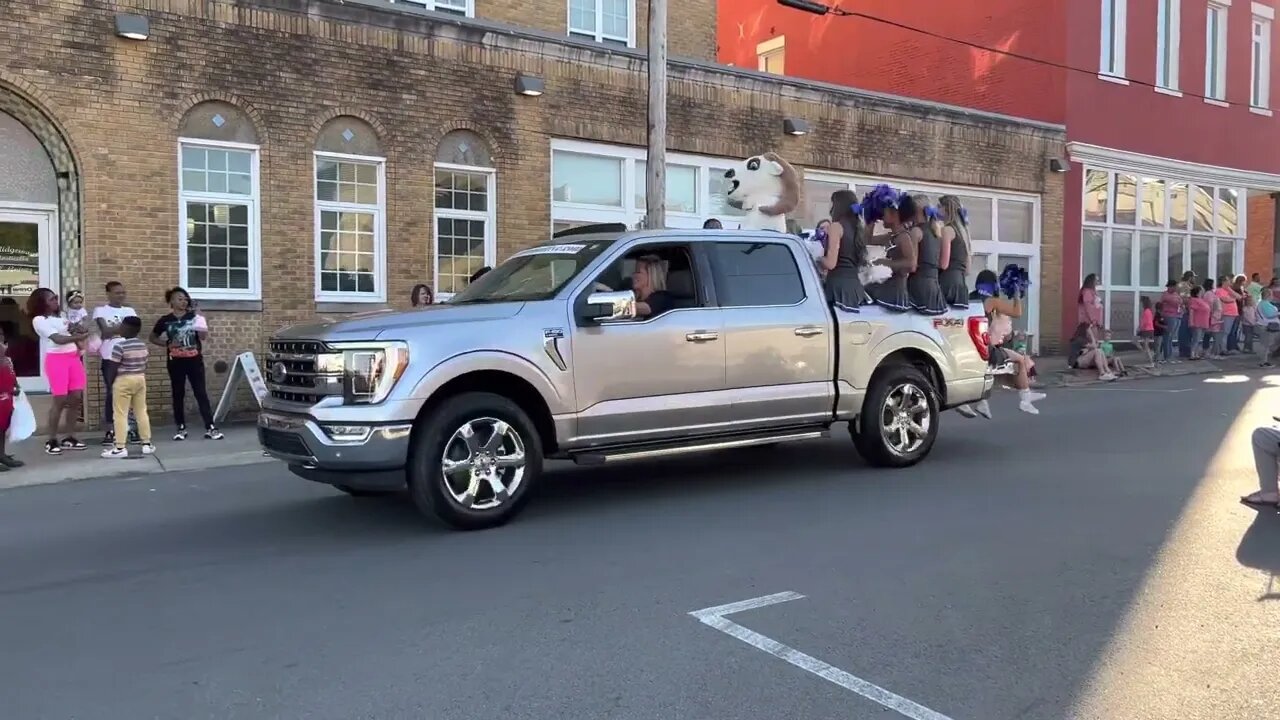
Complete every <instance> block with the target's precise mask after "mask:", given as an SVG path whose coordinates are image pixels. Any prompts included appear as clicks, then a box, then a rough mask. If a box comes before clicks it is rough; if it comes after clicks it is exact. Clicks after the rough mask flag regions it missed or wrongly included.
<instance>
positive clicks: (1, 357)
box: [0, 333, 26, 472]
mask: <svg viewBox="0 0 1280 720" xmlns="http://www.w3.org/2000/svg"><path fill="white" fill-rule="evenodd" d="M8 349H9V348H8V346H7V345H5V336H4V334H3V333H0V472H9V471H10V470H13V469H16V468H20V467H22V466H23V465H25V464H26V463H24V462H22V461H21V460H19V459H17V458H15V457H14V456H12V455H10V454H9V452H8V450H9V449H8V448H7V447H6V446H5V441H6V440H7V437H6V436H7V435H8V434H9V423H11V422H13V409H14V405H15V404H16V403H17V398H18V393H19V392H20V390H19V388H18V372H17V371H16V370H15V369H14V368H13V362H12V361H11V360H9V357H8V355H6V352H7V351H8Z"/></svg>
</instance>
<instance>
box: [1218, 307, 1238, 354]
mask: <svg viewBox="0 0 1280 720" xmlns="http://www.w3.org/2000/svg"><path fill="white" fill-rule="evenodd" d="M1239 321H1240V318H1239V317H1238V316H1236V317H1231V316H1224V317H1223V318H1222V332H1220V333H1218V337H1217V338H1216V339H1217V341H1218V354H1219V355H1223V354H1225V353H1226V352H1227V350H1228V349H1232V350H1234V349H1235V348H1233V347H1231V346H1233V345H1235V344H1236V342H1235V340H1236V338H1235V335H1236V323H1237V322H1239Z"/></svg>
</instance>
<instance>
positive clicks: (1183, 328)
mask: <svg viewBox="0 0 1280 720" xmlns="http://www.w3.org/2000/svg"><path fill="white" fill-rule="evenodd" d="M1179 320H1181V323H1180V324H1179V325H1178V326H1177V327H1178V328H1179V330H1178V354H1179V355H1181V356H1182V359H1183V360H1186V359H1188V358H1190V357H1191V311H1190V310H1183V311H1182V317H1181V318H1179Z"/></svg>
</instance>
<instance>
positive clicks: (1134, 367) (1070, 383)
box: [1036, 351, 1258, 387]
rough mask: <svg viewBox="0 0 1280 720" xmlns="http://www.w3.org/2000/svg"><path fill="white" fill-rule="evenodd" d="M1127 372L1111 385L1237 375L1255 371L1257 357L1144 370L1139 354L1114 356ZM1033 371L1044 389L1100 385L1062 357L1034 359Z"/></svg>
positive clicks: (1093, 372)
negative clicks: (1035, 371) (1144, 379)
mask: <svg viewBox="0 0 1280 720" xmlns="http://www.w3.org/2000/svg"><path fill="white" fill-rule="evenodd" d="M1117 356H1118V357H1119V358H1120V360H1121V361H1122V362H1124V365H1125V369H1127V370H1128V371H1129V375H1128V376H1127V377H1122V378H1118V379H1117V380H1116V381H1115V382H1128V381H1130V380H1140V379H1143V378H1158V377H1181V376H1183V375H1209V374H1212V373H1220V372H1241V371H1244V370H1253V369H1257V368H1258V356H1257V354H1255V353H1239V354H1236V355H1228V356H1226V357H1224V358H1221V359H1218V360H1183V361H1182V362H1180V363H1178V364H1176V365H1157V366H1156V367H1154V368H1148V367H1146V365H1147V356H1146V355H1144V354H1143V353H1141V352H1136V351H1128V352H1120V353H1117ZM1036 368H1037V369H1038V370H1039V378H1038V379H1039V381H1040V384H1041V385H1042V386H1044V387H1085V386H1088V385H1099V384H1103V382H1104V381H1102V380H1099V379H1098V372H1097V371H1096V370H1073V369H1071V368H1068V367H1067V359H1066V357H1062V356H1053V357H1038V358H1036Z"/></svg>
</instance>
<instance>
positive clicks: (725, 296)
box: [711, 242, 805, 307]
mask: <svg viewBox="0 0 1280 720" xmlns="http://www.w3.org/2000/svg"><path fill="white" fill-rule="evenodd" d="M711 269H712V273H714V275H715V281H716V296H717V297H718V298H719V300H720V307H752V306H764V305H795V304H796V303H799V302H801V301H802V300H804V298H805V294H804V280H803V278H801V277H800V268H799V267H797V266H796V260H795V257H794V256H792V254H791V248H789V247H787V246H786V245H782V244H779V243H758V242H757V243H751V242H739V243H714V244H712V246H711Z"/></svg>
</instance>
